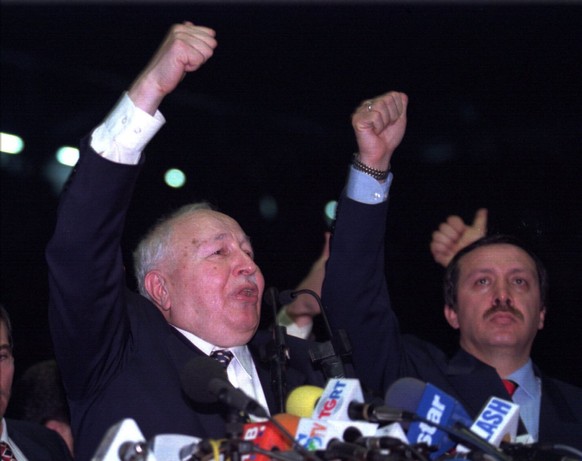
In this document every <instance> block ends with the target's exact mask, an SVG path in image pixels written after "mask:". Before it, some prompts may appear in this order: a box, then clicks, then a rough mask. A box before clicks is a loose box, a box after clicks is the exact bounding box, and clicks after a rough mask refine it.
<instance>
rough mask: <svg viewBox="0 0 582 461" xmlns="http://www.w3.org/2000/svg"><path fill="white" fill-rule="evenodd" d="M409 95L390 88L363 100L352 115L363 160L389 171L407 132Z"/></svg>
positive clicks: (373, 166)
mask: <svg viewBox="0 0 582 461" xmlns="http://www.w3.org/2000/svg"><path fill="white" fill-rule="evenodd" d="M407 106H408V96H406V95H405V94H404V93H398V92H396V91H391V92H389V93H386V94H384V95H382V96H377V97H375V98H373V99H368V100H366V101H364V102H363V103H362V104H361V105H360V106H359V107H358V108H357V109H356V111H355V112H354V114H353V115H352V126H353V128H354V132H355V135H356V140H357V142H358V150H359V154H360V161H361V162H362V163H364V164H365V165H367V166H369V167H371V168H375V169H377V170H387V169H388V168H389V166H390V159H391V157H392V153H393V152H394V150H395V149H396V148H397V147H398V145H399V144H400V141H402V138H403V137H404V132H405V131H406V108H407Z"/></svg>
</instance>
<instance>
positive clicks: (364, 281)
mask: <svg viewBox="0 0 582 461" xmlns="http://www.w3.org/2000/svg"><path fill="white" fill-rule="evenodd" d="M387 209H388V204H387V203H383V204H378V205H364V204H361V203H357V202H355V201H353V200H350V199H349V198H346V197H345V196H344V197H342V198H341V199H340V203H339V206H338V211H337V218H336V223H335V228H334V231H333V237H332V241H331V254H330V258H329V261H328V263H327V267H326V278H325V282H324V287H323V302H324V305H325V306H327V308H328V309H329V312H328V315H329V317H330V323H331V324H332V327H333V328H336V329H339V328H343V329H345V330H346V331H347V332H348V334H349V336H350V339H351V341H352V347H353V360H354V367H355V370H356V374H357V375H358V377H359V378H360V380H361V381H362V383H363V385H364V386H365V387H367V388H368V389H370V390H372V391H374V392H376V393H377V394H379V395H381V396H384V395H385V392H386V391H387V389H388V388H389V386H390V385H391V384H392V383H393V382H394V381H396V380H397V379H399V378H401V377H405V376H411V377H416V378H418V379H420V380H422V381H425V382H430V383H431V384H434V385H435V386H437V387H439V388H440V389H442V390H443V391H445V392H446V393H448V394H450V395H451V396H453V397H454V398H456V399H457V400H458V401H460V403H461V404H462V405H463V406H464V407H465V409H466V410H467V412H468V413H469V414H470V415H471V417H473V418H474V417H475V416H477V414H478V413H479V412H480V410H481V408H482V407H483V405H484V404H485V403H486V401H487V399H488V398H489V397H491V396H493V395H495V396H498V397H500V398H504V399H509V398H510V397H509V395H508V394H507V392H506V390H505V388H504V387H503V384H502V382H501V379H500V378H499V376H498V374H497V372H496V371H495V369H494V368H492V367H490V366H488V365H486V364H485V363H483V362H481V361H479V360H477V359H476V358H475V357H473V356H471V355H470V354H468V353H466V352H465V351H463V350H459V351H458V353H457V354H456V355H454V356H453V357H452V358H449V357H447V356H446V355H445V354H444V353H443V352H442V351H441V350H440V349H438V348H437V347H436V346H434V345H433V344H430V343H428V342H426V341H421V340H420V339H418V338H415V337H412V336H403V335H401V334H400V331H399V325H398V320H397V318H396V316H395V314H394V311H393V310H392V309H391V306H390V300H389V296H388V289H387V285H386V279H385V262H384V236H385V232H386V227H385V224H386V215H387ZM536 373H537V374H538V376H540V377H541V381H542V401H541V414H540V434H539V438H540V441H545V442H554V443H558V442H559V443H564V444H568V445H570V446H575V447H578V448H581V447H582V389H580V388H577V387H574V386H572V385H569V384H566V383H563V382H560V381H557V380H554V379H551V378H549V377H547V376H545V375H544V374H543V373H541V371H540V370H538V369H537V368H536Z"/></svg>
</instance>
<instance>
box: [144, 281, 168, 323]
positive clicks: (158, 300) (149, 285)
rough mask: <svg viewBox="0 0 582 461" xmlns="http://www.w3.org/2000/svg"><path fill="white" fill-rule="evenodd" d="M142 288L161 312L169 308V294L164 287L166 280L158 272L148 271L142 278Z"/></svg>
mask: <svg viewBox="0 0 582 461" xmlns="http://www.w3.org/2000/svg"><path fill="white" fill-rule="evenodd" d="M144 288H145V290H146V291H147V292H148V294H149V295H150V298H152V300H153V301H154V303H155V305H156V306H157V307H158V309H160V310H161V311H162V313H163V312H164V311H169V310H170V307H171V304H172V303H171V301H170V294H169V293H168V290H167V288H166V280H165V279H164V276H163V275H162V274H161V273H160V272H158V271H150V272H148V273H147V274H146V276H145V279H144Z"/></svg>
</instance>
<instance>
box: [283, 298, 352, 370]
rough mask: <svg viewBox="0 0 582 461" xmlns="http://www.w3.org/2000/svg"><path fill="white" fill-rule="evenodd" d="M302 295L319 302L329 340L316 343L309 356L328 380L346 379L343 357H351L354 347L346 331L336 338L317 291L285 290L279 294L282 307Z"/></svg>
mask: <svg viewBox="0 0 582 461" xmlns="http://www.w3.org/2000/svg"><path fill="white" fill-rule="evenodd" d="M301 294H308V295H310V296H313V298H315V300H316V301H317V304H318V305H319V311H320V312H321V318H322V319H323V323H324V327H325V331H326V334H327V336H328V338H329V340H328V341H325V342H317V343H314V344H313V345H312V346H311V347H310V348H309V356H310V357H311V361H312V362H313V363H315V364H319V365H320V366H321V369H322V371H323V374H324V376H325V377H326V378H328V379H329V378H345V376H346V371H345V368H344V364H343V361H342V359H341V357H342V356H344V357H348V356H349V355H351V352H352V347H351V345H350V342H349V339H348V337H347V334H346V332H345V331H343V330H340V331H338V336H339V338H335V337H334V335H333V331H332V329H331V326H330V324H329V320H328V318H327V314H326V311H325V308H324V307H323V303H322V302H321V298H320V297H319V295H318V294H317V293H316V292H315V291H313V290H308V289H303V290H296V291H293V290H285V291H282V292H281V293H279V302H280V303H281V304H282V305H285V304H290V303H291V302H293V300H294V299H295V298H296V297H297V296H299V295H301ZM334 343H335V344H334ZM336 347H337V348H338V349H339V351H340V354H338V353H337V352H336Z"/></svg>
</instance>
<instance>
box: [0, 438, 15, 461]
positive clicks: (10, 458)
mask: <svg viewBox="0 0 582 461" xmlns="http://www.w3.org/2000/svg"><path fill="white" fill-rule="evenodd" d="M0 460H2V461H16V457H15V456H14V455H13V454H12V449H11V448H10V445H8V444H7V443H6V442H0Z"/></svg>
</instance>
